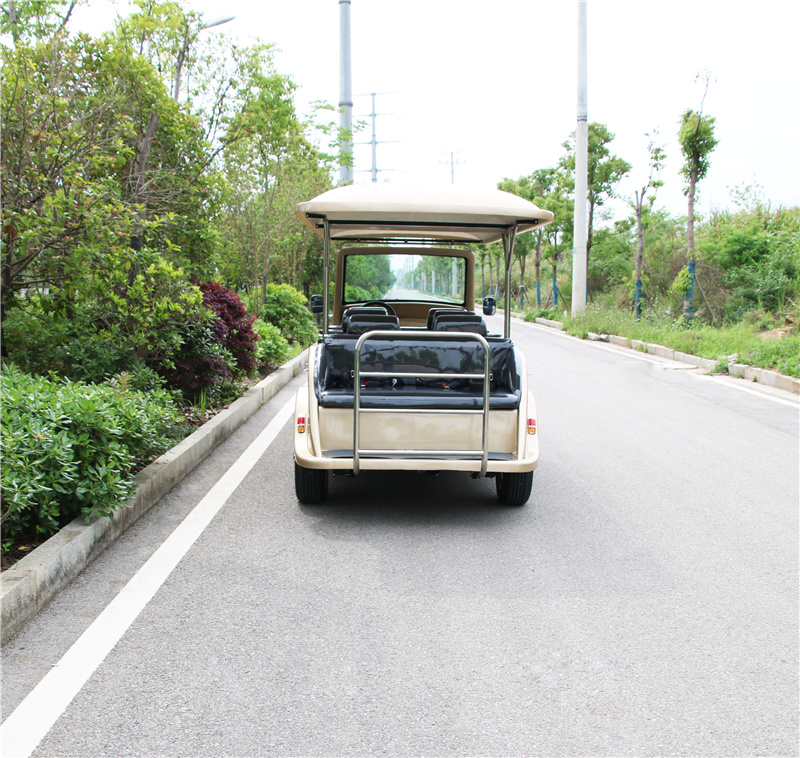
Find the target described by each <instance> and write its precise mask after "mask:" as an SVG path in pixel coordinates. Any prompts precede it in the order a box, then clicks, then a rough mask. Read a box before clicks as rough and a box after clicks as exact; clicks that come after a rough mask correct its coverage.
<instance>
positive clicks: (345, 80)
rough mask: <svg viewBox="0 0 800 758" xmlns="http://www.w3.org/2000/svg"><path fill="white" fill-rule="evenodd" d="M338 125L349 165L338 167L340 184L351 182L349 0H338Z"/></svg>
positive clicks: (351, 126)
mask: <svg viewBox="0 0 800 758" xmlns="http://www.w3.org/2000/svg"><path fill="white" fill-rule="evenodd" d="M339 127H340V129H341V133H342V136H341V140H342V142H341V152H342V157H343V158H346V159H347V161H346V162H349V163H350V165H345V164H343V165H342V166H341V168H340V169H339V181H340V182H341V183H342V184H352V182H353V166H352V162H353V85H352V75H351V71H350V0H339Z"/></svg>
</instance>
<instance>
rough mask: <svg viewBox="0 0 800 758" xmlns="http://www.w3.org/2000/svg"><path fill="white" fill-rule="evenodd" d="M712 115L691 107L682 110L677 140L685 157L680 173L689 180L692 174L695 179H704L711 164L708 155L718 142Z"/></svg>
mask: <svg viewBox="0 0 800 758" xmlns="http://www.w3.org/2000/svg"><path fill="white" fill-rule="evenodd" d="M715 122H716V119H715V118H714V117H713V116H703V115H702V114H700V113H696V112H695V111H693V110H692V109H691V108H689V109H688V110H686V111H684V113H683V115H682V116H681V120H680V126H679V129H678V141H679V142H680V145H681V153H683V157H684V159H685V161H684V164H683V166H682V168H681V174H682V175H683V176H684V178H685V179H686V180H687V181H690V179H691V177H692V175H693V174H694V177H695V180H697V179H704V178H705V176H706V174H707V173H708V168H709V166H710V165H711V161H710V158H709V156H710V155H711V153H712V151H713V150H714V148H715V147H716V146H717V145H718V144H719V140H718V139H716V137H714V124H715Z"/></svg>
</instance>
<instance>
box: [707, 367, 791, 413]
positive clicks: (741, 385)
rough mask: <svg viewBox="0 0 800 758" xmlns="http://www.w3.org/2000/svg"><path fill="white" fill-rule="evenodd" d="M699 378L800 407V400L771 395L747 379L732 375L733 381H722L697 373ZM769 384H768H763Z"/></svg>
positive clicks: (774, 401)
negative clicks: (752, 384) (752, 385)
mask: <svg viewBox="0 0 800 758" xmlns="http://www.w3.org/2000/svg"><path fill="white" fill-rule="evenodd" d="M697 378H698V379H705V380H706V381H709V382H713V381H715V380H716V382H717V385H718V386H720V385H721V386H723V387H729V388H730V389H732V390H738V391H739V392H746V393H747V394H748V395H755V396H756V397H761V398H765V399H766V400H772V402H773V403H780V404H781V405H787V406H789V408H794V409H795V410H797V409H800V400H798V401H795V402H793V401H791V400H784V399H783V398H782V397H776V396H775V395H770V394H769V393H767V392H763V391H762V390H757V389H753V388H752V387H751V386H750V385H749V384H748V383H747V380H746V379H736V378H734V377H731V381H721V380H720V379H716V377H713V376H707V375H705V374H697ZM763 386H765V387H766V386H767V385H763Z"/></svg>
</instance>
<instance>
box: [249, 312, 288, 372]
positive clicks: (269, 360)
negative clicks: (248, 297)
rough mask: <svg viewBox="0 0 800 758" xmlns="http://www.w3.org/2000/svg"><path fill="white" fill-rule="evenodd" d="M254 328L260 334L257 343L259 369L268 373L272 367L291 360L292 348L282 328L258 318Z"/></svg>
mask: <svg viewBox="0 0 800 758" xmlns="http://www.w3.org/2000/svg"><path fill="white" fill-rule="evenodd" d="M253 330H254V331H255V332H256V334H257V335H258V342H257V343H256V365H257V366H258V369H259V371H261V372H262V373H267V372H268V371H269V370H270V369H271V368H274V367H276V366H280V365H281V364H283V363H285V362H286V361H287V360H289V356H290V354H291V350H290V349H289V343H288V342H287V341H286V340H285V339H284V337H283V335H282V334H281V330H280V329H278V327H277V326H275V325H274V324H268V323H267V322H266V321H262V320H261V319H256V321H255V322H254V323H253Z"/></svg>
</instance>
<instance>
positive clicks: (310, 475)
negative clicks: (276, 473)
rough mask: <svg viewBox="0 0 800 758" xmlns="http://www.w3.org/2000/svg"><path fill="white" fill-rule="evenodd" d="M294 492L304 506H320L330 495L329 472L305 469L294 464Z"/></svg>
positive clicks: (318, 469)
mask: <svg viewBox="0 0 800 758" xmlns="http://www.w3.org/2000/svg"><path fill="white" fill-rule="evenodd" d="M294 491H295V494H296V495H297V499H298V500H299V501H300V502H301V503H303V504H304V505H319V504H320V503H321V502H323V501H324V500H325V498H326V497H327V495H328V471H327V469H324V468H304V467H303V466H301V465H299V464H298V463H297V461H295V462H294Z"/></svg>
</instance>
